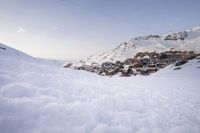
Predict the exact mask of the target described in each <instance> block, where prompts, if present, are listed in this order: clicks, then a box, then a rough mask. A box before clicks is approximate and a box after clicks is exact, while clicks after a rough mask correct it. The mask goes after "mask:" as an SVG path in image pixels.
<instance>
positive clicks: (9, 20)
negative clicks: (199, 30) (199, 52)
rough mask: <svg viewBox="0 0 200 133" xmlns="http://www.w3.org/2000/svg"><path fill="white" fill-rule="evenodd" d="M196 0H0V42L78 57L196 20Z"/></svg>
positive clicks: (199, 17) (199, 4) (35, 52)
mask: <svg viewBox="0 0 200 133" xmlns="http://www.w3.org/2000/svg"><path fill="white" fill-rule="evenodd" d="M199 13H200V0H48V1H47V0H0V43H3V44H5V45H8V46H11V47H13V48H16V49H18V50H21V51H23V52H25V53H28V54H29V55H32V56H34V57H41V58H51V59H62V60H65V59H80V58H83V57H87V56H89V55H93V54H97V53H101V52H104V51H108V50H110V49H112V48H114V47H116V46H118V45H119V44H120V43H122V42H124V41H128V40H130V39H131V38H134V37H137V36H144V35H148V34H164V33H167V32H175V31H183V30H185V29H190V28H192V27H198V26H200V14H199Z"/></svg>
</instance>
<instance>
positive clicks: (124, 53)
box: [76, 27, 200, 65]
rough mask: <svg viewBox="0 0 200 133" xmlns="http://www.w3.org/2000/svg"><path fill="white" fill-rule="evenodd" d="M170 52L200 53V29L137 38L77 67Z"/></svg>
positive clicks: (91, 58) (93, 56)
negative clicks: (146, 53)
mask: <svg viewBox="0 0 200 133" xmlns="http://www.w3.org/2000/svg"><path fill="white" fill-rule="evenodd" d="M169 50H180V51H194V52H196V53H200V27H196V28H192V29H190V30H185V31H182V32H176V33H167V34H164V35H162V36H160V35H149V36H145V37H136V38H133V39H131V40H130V41H127V42H124V43H122V44H120V45H119V46H118V47H116V48H114V49H111V50H110V51H108V52H105V53H101V54H97V55H92V56H90V57H86V58H83V59H81V60H80V64H76V65H81V64H84V65H92V64H99V65H101V64H102V63H104V62H112V63H115V62H116V61H121V62H123V61H125V60H126V59H128V58H133V57H134V56H135V55H136V54H137V53H138V52H154V51H155V52H158V53H160V52H164V51H169Z"/></svg>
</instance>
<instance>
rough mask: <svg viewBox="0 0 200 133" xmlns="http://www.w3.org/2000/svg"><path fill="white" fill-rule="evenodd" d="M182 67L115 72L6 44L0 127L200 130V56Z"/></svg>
mask: <svg viewBox="0 0 200 133" xmlns="http://www.w3.org/2000/svg"><path fill="white" fill-rule="evenodd" d="M178 67H180V66H178ZM176 68H177V66H175V65H174V64H171V65H169V66H167V67H165V68H163V69H162V70H160V71H158V72H157V73H153V74H151V75H150V76H134V77H129V78H127V77H126V78H123V77H118V76H114V77H113V78H109V77H105V76H98V75H96V74H94V73H89V72H85V71H77V70H73V69H64V68H62V67H61V66H59V65H57V64H55V63H53V62H50V61H49V60H45V59H43V60H41V59H38V58H34V57H31V56H29V55H26V54H24V53H22V52H20V51H17V50H15V49H12V48H9V47H7V46H5V45H2V44H1V45H0V132H1V133H111V132H114V133H134V132H137V133H141V132H143V133H144V132H145V133H146V132H159V133H189V132H192V133H199V132H200V111H199V110H200V106H199V103H200V97H199V94H200V89H199V83H200V78H199V75H200V56H198V57H196V58H194V59H192V60H189V61H188V63H186V64H183V65H182V66H181V69H176Z"/></svg>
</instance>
